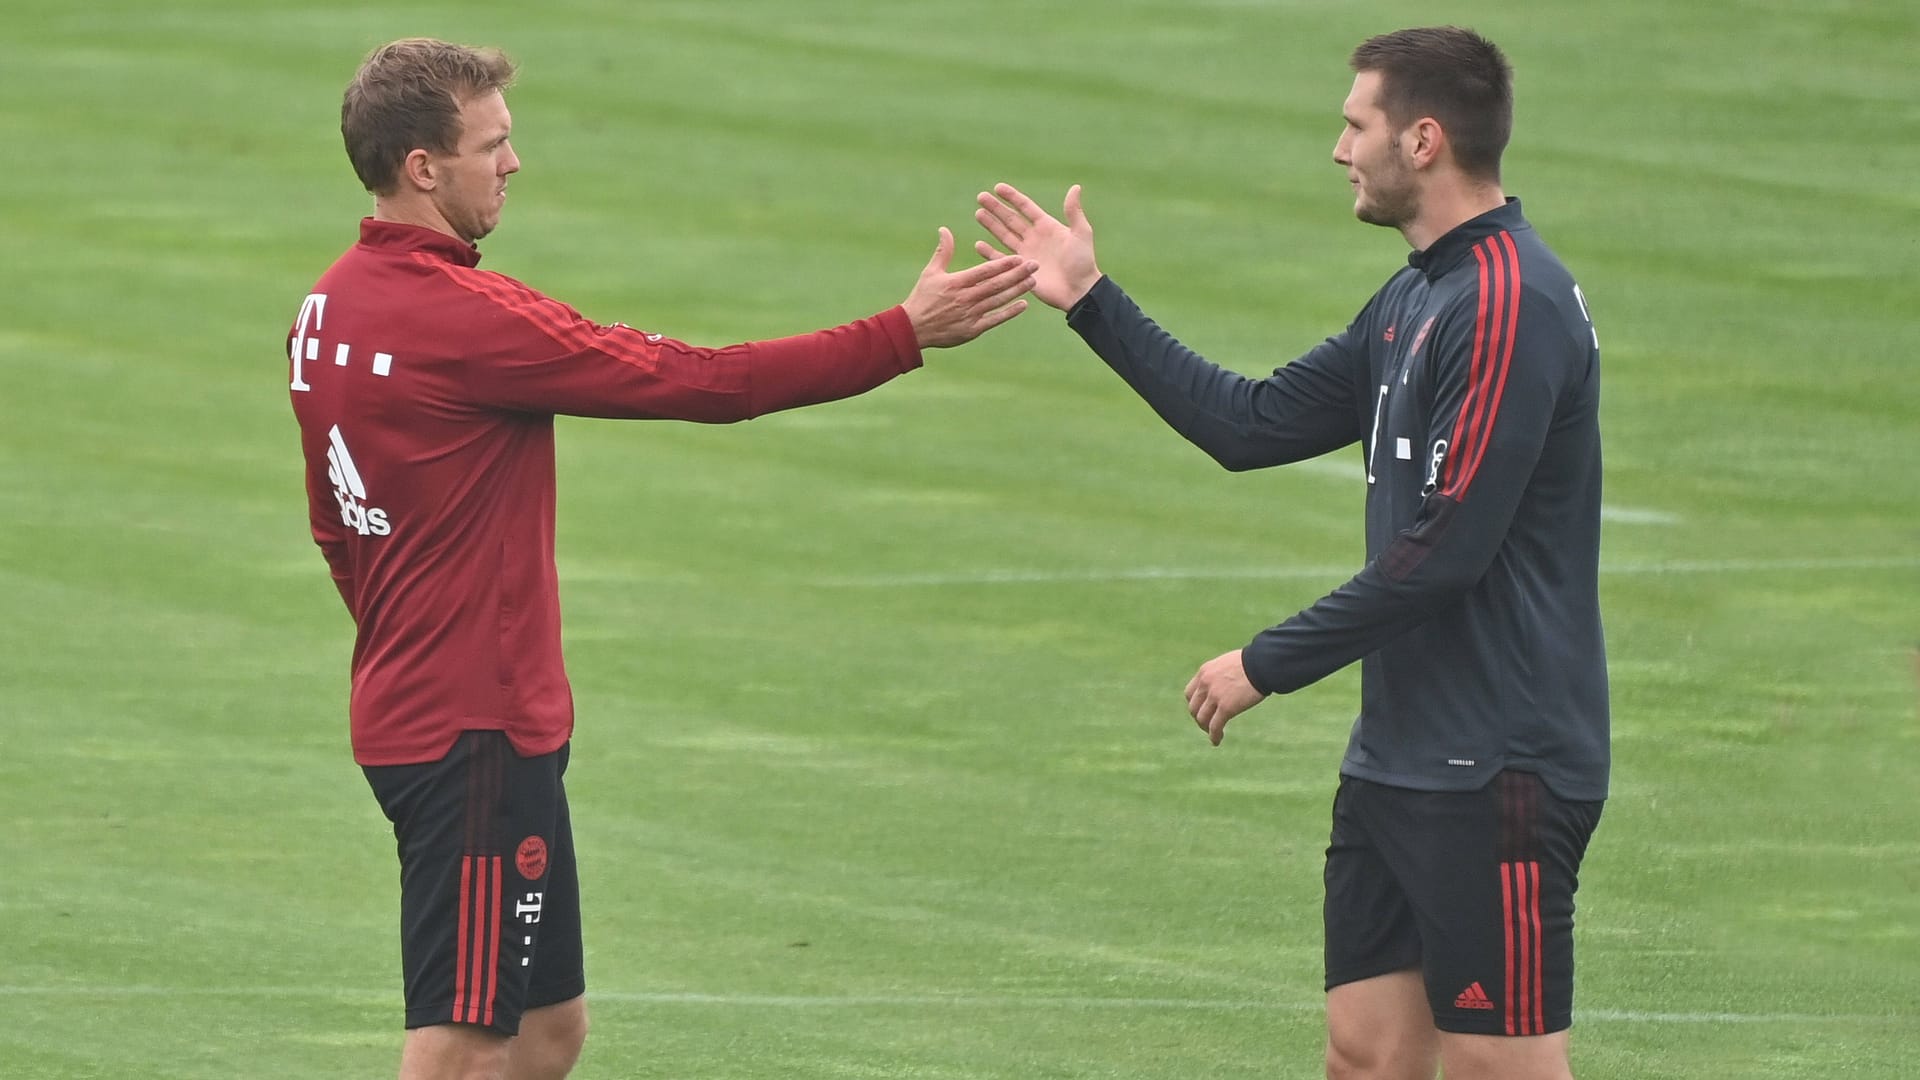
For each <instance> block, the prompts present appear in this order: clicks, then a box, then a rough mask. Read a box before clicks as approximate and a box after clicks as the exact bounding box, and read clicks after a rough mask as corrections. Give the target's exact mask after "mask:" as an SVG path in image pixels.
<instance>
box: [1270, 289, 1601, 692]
mask: <svg viewBox="0 0 1920 1080" xmlns="http://www.w3.org/2000/svg"><path fill="white" fill-rule="evenodd" d="M1516 291H1517V289H1516ZM1436 336H1437V337H1438V338H1439V340H1437V341H1436V342H1434V343H1433V352H1432V356H1433V361H1434V365H1435V368H1434V387H1433V390H1434V400H1433V407H1432V409H1431V411H1430V413H1429V421H1428V429H1427V431H1426V439H1425V444H1424V449H1425V450H1426V451H1427V453H1426V455H1425V456H1424V457H1423V459H1422V461H1423V466H1422V467H1423V468H1425V469H1426V470H1427V483H1426V485H1425V487H1424V488H1423V490H1422V496H1423V497H1422V499H1421V502H1420V505H1419V510H1418V513H1417V515H1416V516H1415V518H1414V520H1413V523H1412V524H1411V525H1410V526H1409V527H1407V528H1405V529H1402V530H1400V531H1399V532H1398V533H1397V534H1396V535H1394V536H1393V537H1392V538H1391V540H1390V542H1389V543H1387V544H1386V545H1385V546H1384V548H1382V549H1380V550H1379V554H1378V555H1377V556H1376V557H1375V558H1373V559H1372V560H1371V561H1369V563H1368V564H1367V565H1366V566H1365V567H1364V568H1363V569H1362V570H1361V571H1360V572H1359V573H1358V574H1356V575H1355V576H1354V577H1353V578H1352V579H1350V580H1349V581H1347V583H1346V584H1344V585H1342V586H1340V587H1339V588H1337V589H1335V590H1334V591H1333V592H1331V593H1329V594H1328V595H1327V596H1325V597H1323V598H1322V599H1320V600H1319V601H1318V602H1316V603H1314V604H1313V605H1312V606H1310V607H1308V608H1307V609H1306V610H1304V611H1302V612H1300V613H1299V614H1297V615H1295V616H1293V617H1292V618H1290V619H1288V620H1286V621H1285V622H1283V623H1281V624H1280V625H1278V626H1275V627H1272V628H1271V629H1268V630H1266V631H1264V632H1262V633H1261V634H1259V635H1258V636H1257V637H1255V638H1254V640H1253V641H1252V642H1251V643H1250V644H1248V645H1247V647H1246V649H1245V651H1244V652H1243V654H1242V655H1243V662H1244V663H1245V665H1246V669H1247V675H1248V678H1249V679H1251V680H1252V682H1253V684H1254V686H1255V687H1256V688H1258V689H1260V690H1262V691H1265V692H1268V693H1284V692H1289V691H1293V690H1297V689H1299V688H1300V687H1302V686H1306V685H1308V684H1309V683H1312V682H1315V681H1316V680H1318V679H1321V678H1323V677H1325V676H1326V675H1328V674H1331V673H1332V672H1334V671H1336V670H1338V669H1340V668H1342V667H1344V666H1346V665H1347V664H1350V663H1352V662H1354V661H1355V660H1359V659H1361V658H1362V657H1364V656H1367V655H1368V654H1370V653H1372V652H1374V651H1375V650H1377V649H1379V648H1381V647H1382V646H1383V645H1385V644H1387V643H1388V642H1390V641H1392V640H1393V639H1394V638H1395V637H1398V636H1400V635H1401V634H1403V633H1405V632H1406V631H1407V630H1409V629H1411V628H1412V627H1414V626H1417V625H1419V624H1420V623H1422V622H1424V621H1425V620H1427V619H1428V618H1430V617H1431V616H1432V615H1434V613H1435V612H1437V611H1439V610H1440V609H1442V608H1443V607H1445V606H1446V605H1448V604H1450V603H1453V602H1454V601H1456V600H1458V599H1459V598H1460V597H1462V596H1463V595H1464V594H1466V593H1467V592H1468V591H1469V590H1470V589H1472V588H1473V587H1474V586H1475V585H1476V584H1477V583H1478V582H1479V581H1480V580H1481V578H1482V577H1483V576H1484V575H1485V574H1486V573H1487V571H1488V568H1489V566H1490V565H1491V564H1492V563H1493V562H1494V560H1495V558H1496V556H1498V555H1499V553H1500V552H1501V550H1502V545H1503V544H1505V543H1507V542H1508V539H1509V534H1510V531H1511V530H1512V527H1513V523H1514V514H1515V509H1516V507H1517V506H1518V505H1519V504H1520V501H1521V497H1522V495H1523V494H1524V493H1525V492H1526V491H1527V489H1528V485H1529V483H1530V482H1531V481H1532V479H1533V477H1534V475H1535V470H1536V465H1537V464H1538V462H1539V461H1540V459H1541V453H1542V448H1543V446H1544V444H1545V443H1546V441H1547V437H1548V432H1549V430H1550V428H1551V427H1552V425H1553V423H1554V419H1555V415H1556V411H1557V409H1558V406H1559V403H1560V402H1561V400H1562V398H1563V396H1564V395H1565V394H1566V389H1567V382H1568V379H1569V377H1570V376H1571V375H1572V374H1574V373H1578V374H1579V375H1580V376H1582V377H1584V374H1585V367H1586V365H1585V360H1586V349H1585V345H1584V343H1582V342H1579V341H1575V340H1573V339H1570V338H1569V337H1568V336H1567V333H1566V331H1565V329H1564V328H1563V323H1562V321H1561V320H1560V318H1559V316H1558V314H1557V313H1556V312H1555V311H1554V310H1553V308H1552V305H1551V304H1550V302H1549V301H1547V300H1546V299H1545V298H1544V297H1543V296H1541V295H1539V294H1537V293H1534V292H1531V291H1529V292H1525V293H1523V294H1522V296H1521V299H1520V300H1519V303H1518V304H1517V305H1513V304H1511V303H1509V304H1508V305H1507V306H1506V307H1505V309H1501V308H1500V307H1498V306H1495V307H1494V308H1492V309H1491V310H1489V308H1488V307H1487V305H1486V304H1485V303H1484V301H1483V302H1482V306H1481V308H1480V310H1479V311H1478V312H1477V313H1476V312H1472V311H1469V312H1467V313H1465V316H1464V317H1462V318H1459V319H1456V320H1454V321H1453V323H1452V325H1451V326H1449V327H1448V328H1447V329H1445V330H1443V331H1441V332H1440V333H1439V334H1437V335H1436Z"/></svg>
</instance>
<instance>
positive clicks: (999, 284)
mask: <svg viewBox="0 0 1920 1080" xmlns="http://www.w3.org/2000/svg"><path fill="white" fill-rule="evenodd" d="M1026 265H1027V270H1026V272H1024V273H1021V274H1017V275H1013V276H1010V277H1008V278H1006V279H1005V280H1002V279H1000V278H997V277H996V278H994V279H992V280H991V281H990V282H989V283H988V287H990V288H992V289H993V290H994V291H993V292H992V293H990V294H988V296H987V298H986V300H985V301H983V302H982V303H984V306H986V307H990V308H997V307H999V306H1000V305H1002V304H1004V303H1007V302H1008V301H1010V300H1013V299H1014V298H1016V297H1019V296H1023V295H1025V294H1027V293H1029V292H1032V291H1033V284H1034V277H1033V270H1032V269H1031V268H1032V266H1033V265H1034V264H1032V263H1028V264H1026Z"/></svg>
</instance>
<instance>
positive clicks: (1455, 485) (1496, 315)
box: [1441, 232, 1520, 502]
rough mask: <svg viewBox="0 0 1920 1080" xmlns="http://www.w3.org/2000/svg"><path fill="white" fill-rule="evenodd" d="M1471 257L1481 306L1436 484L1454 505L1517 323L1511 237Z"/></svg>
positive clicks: (1487, 434)
mask: <svg viewBox="0 0 1920 1080" xmlns="http://www.w3.org/2000/svg"><path fill="white" fill-rule="evenodd" d="M1473 257H1474V259H1475V260H1476V261H1477V262H1478V263H1479V264H1480V303H1479V306H1478V308H1477V309H1476V312H1475V317H1474V326H1473V352H1472V356H1471V361H1470V363H1469V366H1468V369H1467V395H1466V398H1465V400H1463V401H1462V402H1461V403H1460V413H1459V415H1458V416H1456V417H1455V418H1454V423H1453V437H1452V440H1451V441H1450V443H1449V447H1450V448H1449V450H1448V451H1447V466H1446V472H1445V475H1444V477H1443V483H1442V485H1441V494H1444V495H1446V496H1448V497H1449V498H1452V499H1454V500H1455V501H1456V502H1457V501H1462V500H1464V499H1465V498H1466V496H1467V490H1468V488H1470V487H1471V486H1472V485H1473V478H1474V476H1475V475H1476V474H1477V473H1478V472H1479V470H1480V461H1481V459H1482V458H1484V457H1485V456H1486V453H1487V443H1488V442H1489V441H1490V440H1491V438H1492V435H1493V425H1494V421H1495V420H1496V419H1498V417H1499V415H1500V399H1501V397H1502V396H1503V395H1504V394H1505V392H1506V387H1507V372H1508V370H1509V369H1510V368H1511V367H1512V366H1513V340H1514V335H1515V333H1516V332H1517V330H1518V329H1519V325H1520V253H1519V251H1518V250H1517V249H1516V248H1515V247H1514V244H1513V236H1512V235H1511V234H1509V233H1506V232H1501V233H1498V234H1496V235H1494V236H1490V237H1488V238H1487V239H1485V240H1483V241H1481V242H1480V243H1478V244H1476V245H1474V248H1473Z"/></svg>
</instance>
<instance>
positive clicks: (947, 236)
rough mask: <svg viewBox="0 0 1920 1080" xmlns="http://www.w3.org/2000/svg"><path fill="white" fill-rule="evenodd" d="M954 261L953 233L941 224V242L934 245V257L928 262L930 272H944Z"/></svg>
mask: <svg viewBox="0 0 1920 1080" xmlns="http://www.w3.org/2000/svg"><path fill="white" fill-rule="evenodd" d="M952 262H953V234H952V233H951V232H948V231H947V227H946V226H945V225H942V226H940V242H939V243H937V244H935V245H933V258H932V259H930V260H928V262H927V270H926V272H929V273H938V274H944V273H946V272H947V267H948V266H949V265H951V264H952Z"/></svg>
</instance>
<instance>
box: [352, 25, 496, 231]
mask: <svg viewBox="0 0 1920 1080" xmlns="http://www.w3.org/2000/svg"><path fill="white" fill-rule="evenodd" d="M513 73H514V66H513V61H512V60H509V59H507V55H506V54H505V53H503V52H501V51H500V50H498V49H474V48H469V47H467V46H465V45H453V44H449V43H447V42H445V41H437V40H435V39H433V38H402V39H401V40H399V41H392V42H388V43H387V44H385V45H382V46H380V47H379V48H377V49H375V50H373V52H372V53H369V54H368V56H367V58H366V60H365V61H364V62H362V63H361V65H360V70H359V71H358V72H355V73H354V76H353V81H352V82H351V83H348V84H347V93H346V97H345V98H344V100H342V101H341V103H340V134H341V136H342V137H343V138H344V139H345V140H346V143H347V158H348V159H349V160H351V161H352V162H353V171H354V174H355V175H357V176H359V177H360V182H361V183H362V184H365V185H366V188H367V190H368V191H371V192H373V193H374V194H376V195H386V194H390V193H391V192H392V191H393V189H394V188H395V186H396V185H397V184H398V183H399V181H400V166H401V164H402V163H403V162H405V161H406V160H407V155H408V154H410V153H412V152H413V151H415V150H431V151H433V152H434V153H437V154H451V153H453V151H454V150H455V149H456V148H457V147H458V146H459V143H460V107H461V105H463V104H465V103H466V102H467V101H469V100H471V99H473V98H476V97H479V96H480V95H482V94H485V93H488V92H490V91H493V90H505V89H506V88H507V87H509V86H511V85H513Z"/></svg>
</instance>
